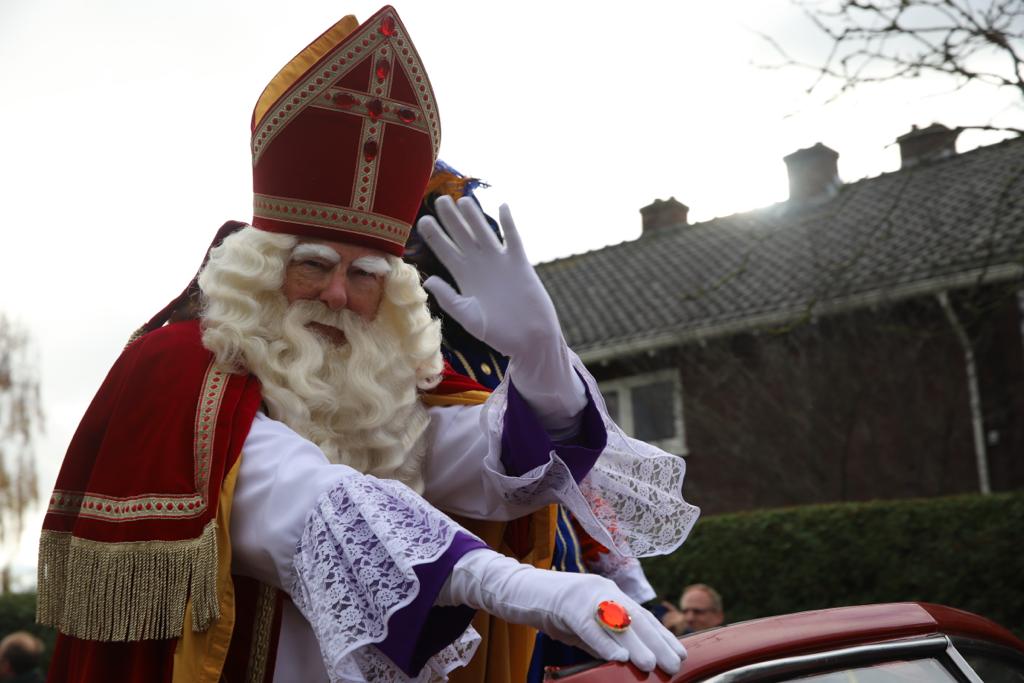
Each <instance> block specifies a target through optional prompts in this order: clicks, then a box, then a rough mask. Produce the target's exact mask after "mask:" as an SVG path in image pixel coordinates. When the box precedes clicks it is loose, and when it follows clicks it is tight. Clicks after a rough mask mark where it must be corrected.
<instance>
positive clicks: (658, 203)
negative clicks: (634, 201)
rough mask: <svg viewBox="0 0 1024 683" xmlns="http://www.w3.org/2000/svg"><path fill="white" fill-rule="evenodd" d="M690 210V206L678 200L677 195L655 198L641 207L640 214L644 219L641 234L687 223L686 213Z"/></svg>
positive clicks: (642, 235)
mask: <svg viewBox="0 0 1024 683" xmlns="http://www.w3.org/2000/svg"><path fill="white" fill-rule="evenodd" d="M689 211H690V207H688V206H687V205H686V204H683V203H682V202H679V201H676V198H675V197H669V198H668V199H655V200H654V201H653V202H652V203H650V204H648V205H647V206H645V207H643V208H642V209H640V216H641V218H642V219H643V230H642V232H641V233H640V236H641V237H644V236H646V235H650V234H652V233H655V232H660V231H661V230H664V229H665V228H672V227H680V226H684V225H686V224H687V219H686V215H687V213H689Z"/></svg>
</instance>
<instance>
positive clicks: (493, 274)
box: [417, 196, 587, 439]
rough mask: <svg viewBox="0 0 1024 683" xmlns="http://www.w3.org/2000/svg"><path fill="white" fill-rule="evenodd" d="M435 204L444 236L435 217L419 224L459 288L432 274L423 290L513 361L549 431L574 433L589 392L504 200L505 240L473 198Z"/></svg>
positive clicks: (560, 434) (529, 399)
mask: <svg viewBox="0 0 1024 683" xmlns="http://www.w3.org/2000/svg"><path fill="white" fill-rule="evenodd" d="M434 209H435V211H436V213H437V215H438V217H439V218H440V219H441V222H442V223H443V224H444V228H445V230H447V235H446V234H445V232H444V231H443V230H442V229H441V227H440V226H439V225H438V223H437V221H436V220H435V219H434V217H433V216H424V217H423V218H421V219H420V220H419V223H417V227H418V228H419V231H420V235H421V236H422V237H423V239H424V241H425V242H426V243H427V246H429V247H430V250H431V251H433V252H434V255H435V256H437V258H438V260H439V261H441V263H442V264H444V266H445V268H447V269H448V272H450V273H451V274H452V277H454V278H455V282H456V283H458V286H459V290H460V291H461V292H462V293H461V294H460V293H459V292H456V291H455V289H454V288H453V287H452V286H451V285H449V284H448V283H447V282H445V281H444V280H442V279H441V278H439V277H437V276H432V277H429V278H427V281H426V282H424V283H423V286H424V288H426V289H427V290H428V291H429V292H430V293H431V294H433V295H434V297H436V298H437V302H438V303H439V304H440V305H441V308H443V309H444V310H445V311H447V312H448V314H449V315H451V316H452V317H453V318H455V320H457V321H458V322H459V324H460V325H462V327H464V328H465V329H466V331H467V332H469V333H470V334H471V335H473V336H474V337H476V338H477V339H479V340H481V341H483V342H484V343H486V344H487V345H489V346H491V347H492V348H494V349H496V350H497V351H498V352H499V353H501V354H502V355H505V356H509V357H510V358H511V363H510V368H511V369H510V370H509V374H510V375H511V377H512V380H513V381H514V382H515V385H516V388H517V389H519V391H520V393H521V394H522V395H523V397H524V398H525V399H526V400H527V402H528V403H529V404H530V405H531V406H532V407H533V408H534V409H535V410H536V411H537V413H538V417H540V419H541V422H542V423H543V424H544V426H545V428H546V429H547V430H548V432H549V434H551V436H552V437H553V438H556V439H558V438H565V437H569V436H572V435H573V434H574V433H575V429H576V427H577V422H576V418H577V417H578V415H579V414H580V412H581V411H582V410H583V408H584V407H586V404H587V399H586V393H585V390H584V388H583V383H582V382H581V381H580V379H579V377H577V375H576V372H575V371H574V370H573V368H572V360H571V358H570V355H569V350H568V348H566V346H565V343H564V342H563V341H562V330H561V328H560V327H559V325H558V316H557V314H556V313H555V306H554V304H552V303H551V297H550V296H548V293H547V290H545V289H544V285H543V284H541V281H540V278H538V277H537V273H536V272H535V271H534V270H533V266H532V265H530V261H529V260H528V259H527V258H526V252H525V251H524V250H523V244H522V241H521V240H520V239H519V232H518V231H517V230H516V226H515V223H514V222H513V221H512V214H511V212H510V211H509V208H508V205H507V204H502V205H501V208H500V209H499V210H498V218H499V222H500V223H501V228H502V231H503V232H504V233H505V244H501V242H499V241H498V238H497V236H496V235H495V234H494V230H492V229H491V226H490V224H489V223H488V222H487V218H486V217H485V216H484V213H483V211H482V210H481V209H480V207H479V206H478V205H477V203H476V202H475V201H473V199H472V198H470V197H463V198H462V199H460V200H459V201H458V204H456V203H455V202H454V201H452V199H451V197H447V196H442V197H439V198H438V199H437V201H436V202H435V204H434Z"/></svg>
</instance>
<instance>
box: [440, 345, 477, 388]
mask: <svg viewBox="0 0 1024 683" xmlns="http://www.w3.org/2000/svg"><path fill="white" fill-rule="evenodd" d="M441 346H443V347H444V348H446V349H448V350H449V351H451V352H452V353H454V354H455V357H456V358H458V359H459V362H460V363H462V367H463V369H464V370H465V371H466V374H467V375H469V378H470V379H471V380H473V381H474V382H479V381H480V380H478V379H477V378H476V373H475V372H473V366H472V365H470V364H469V361H468V360H466V357H465V356H463V355H462V352H461V351H459V350H458V349H456V348H452V347H451V346H448V344H446V343H445V342H443V341H442V342H441Z"/></svg>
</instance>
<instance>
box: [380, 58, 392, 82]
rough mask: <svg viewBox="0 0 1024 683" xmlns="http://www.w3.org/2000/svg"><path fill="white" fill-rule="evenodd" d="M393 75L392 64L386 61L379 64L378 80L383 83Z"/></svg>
mask: <svg viewBox="0 0 1024 683" xmlns="http://www.w3.org/2000/svg"><path fill="white" fill-rule="evenodd" d="M390 73H391V64H390V63H389V62H388V60H386V59H381V60H379V61H378V62H377V80H378V81H383V80H384V79H385V78H387V77H388V74H390Z"/></svg>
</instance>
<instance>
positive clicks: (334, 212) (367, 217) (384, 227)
mask: <svg viewBox="0 0 1024 683" xmlns="http://www.w3.org/2000/svg"><path fill="white" fill-rule="evenodd" d="M252 211H253V215H254V216H258V217H260V218H269V219H272V220H279V221H288V222H289V223H302V224H304V225H317V226H320V227H324V228H333V229H336V230H338V231H339V232H340V231H345V232H354V233H361V234H364V235H372V236H374V237H378V238H380V239H384V240H386V241H388V242H394V243H395V244H403V245H404V244H405V238H406V237H407V236H408V234H409V226H408V225H407V224H405V223H402V222H401V221H396V220H395V219H394V218H390V217H388V216H383V215H381V214H376V213H371V212H369V211H355V210H353V209H347V208H345V207H341V206H334V205H332V204H317V203H315V202H306V201H301V200H298V199H285V198H283V197H272V196H270V195H264V194H257V195H254V196H253V209H252Z"/></svg>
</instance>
